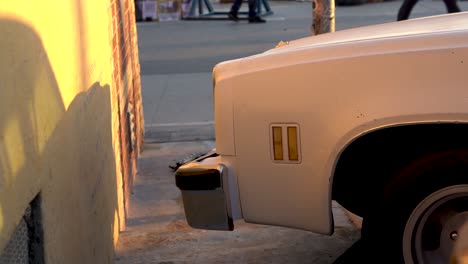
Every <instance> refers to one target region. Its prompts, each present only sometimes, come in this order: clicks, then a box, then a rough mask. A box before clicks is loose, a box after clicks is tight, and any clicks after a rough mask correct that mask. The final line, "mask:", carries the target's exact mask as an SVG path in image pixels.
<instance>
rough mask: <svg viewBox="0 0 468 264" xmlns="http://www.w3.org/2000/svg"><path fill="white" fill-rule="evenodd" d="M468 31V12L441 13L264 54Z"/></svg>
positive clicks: (302, 41) (328, 36)
mask: <svg viewBox="0 0 468 264" xmlns="http://www.w3.org/2000/svg"><path fill="white" fill-rule="evenodd" d="M459 30H468V12H462V13H457V14H448V15H440V16H433V17H425V18H419V19H411V20H407V21H400V22H393V23H387V24H380V25H374V26H367V27H361V28H355V29H348V30H342V31H337V32H334V33H327V34H322V35H317V36H312V37H307V38H302V39H298V40H294V41H291V42H287V43H285V45H282V46H281V47H277V48H274V49H271V50H269V51H266V52H265V53H264V54H271V53H281V52H287V51H291V50H295V49H302V48H311V47H316V46H322V45H330V44H340V43H346V42H354V41H365V40H378V39H382V38H395V37H403V36H411V35H420V34H433V33H441V32H450V31H459Z"/></svg>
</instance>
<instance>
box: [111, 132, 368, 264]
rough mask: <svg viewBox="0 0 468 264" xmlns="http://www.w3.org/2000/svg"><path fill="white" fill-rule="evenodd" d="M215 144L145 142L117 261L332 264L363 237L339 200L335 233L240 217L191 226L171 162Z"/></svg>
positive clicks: (126, 263)
mask: <svg viewBox="0 0 468 264" xmlns="http://www.w3.org/2000/svg"><path fill="white" fill-rule="evenodd" d="M213 146H214V142H213V141H196V142H173V143H155V144H147V145H145V149H144V151H143V153H142V156H141V158H140V160H139V175H138V177H137V178H136V181H135V185H134V189H133V193H134V194H133V195H132V200H131V208H130V212H129V215H128V229H127V231H125V232H123V233H121V236H120V239H119V243H118V247H117V251H116V255H117V257H116V263H118V264H140V263H158V264H182V263H194V264H197V263H200V264H201V263H203V264H215V263H216V264H219V263H239V264H244V263H255V264H262V263H265V264H266V263H268V264H272V263H273V264H276V263H277V264H280V263H284V264H286V263H296V264H301V263H332V262H333V261H334V260H335V259H336V258H337V257H338V256H339V255H340V254H342V253H343V252H345V251H346V249H347V248H349V247H350V246H351V245H352V244H353V243H354V242H355V241H356V240H357V239H359V236H360V235H359V231H358V230H357V229H356V228H355V227H354V226H353V225H352V224H351V222H350V221H349V219H348V218H347V217H346V215H345V214H344V212H343V210H342V209H341V208H340V207H339V206H338V205H336V204H335V205H334V208H333V213H334V220H335V225H336V231H335V234H334V235H333V236H324V235H317V234H313V233H310V232H306V231H300V230H293V229H288V228H280V227H272V226H262V225H254V224H247V223H245V222H243V221H236V222H235V230H234V231H232V232H227V231H205V230H197V229H192V228H191V227H189V226H188V225H187V223H186V221H185V217H184V212H183V206H182V201H181V196H180V192H179V190H178V189H177V187H176V186H175V183H174V176H173V171H172V170H171V169H170V168H169V167H168V165H169V164H171V163H172V162H173V161H174V160H179V159H183V158H185V157H186V156H187V155H189V154H191V153H194V152H200V151H207V150H210V149H211V148H213Z"/></svg>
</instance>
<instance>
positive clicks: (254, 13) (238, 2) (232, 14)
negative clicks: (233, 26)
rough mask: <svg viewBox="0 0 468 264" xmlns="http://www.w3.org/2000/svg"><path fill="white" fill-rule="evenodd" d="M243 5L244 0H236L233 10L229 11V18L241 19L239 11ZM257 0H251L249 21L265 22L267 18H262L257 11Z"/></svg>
mask: <svg viewBox="0 0 468 264" xmlns="http://www.w3.org/2000/svg"><path fill="white" fill-rule="evenodd" d="M241 5H242V0H234V3H233V4H232V7H231V11H229V13H228V16H229V19H231V20H234V21H239V17H238V16H237V13H238V12H239V9H240V7H241ZM256 8H257V0H249V23H265V22H266V20H265V19H263V18H261V17H260V16H259V15H258V14H257V11H256Z"/></svg>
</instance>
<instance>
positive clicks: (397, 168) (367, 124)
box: [176, 13, 468, 263]
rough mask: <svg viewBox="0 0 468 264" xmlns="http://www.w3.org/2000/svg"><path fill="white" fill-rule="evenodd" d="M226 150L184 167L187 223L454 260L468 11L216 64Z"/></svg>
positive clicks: (467, 210)
mask: <svg viewBox="0 0 468 264" xmlns="http://www.w3.org/2000/svg"><path fill="white" fill-rule="evenodd" d="M213 83H214V98H215V102H214V104H215V128H216V149H215V150H214V151H213V153H209V154H208V155H206V156H204V157H201V158H199V159H197V160H194V161H192V162H190V163H188V164H185V165H184V166H182V167H181V168H179V169H178V170H177V172H176V184H177V186H178V187H179V188H180V189H181V191H182V195H183V201H184V208H185V213H186V218H187V220H188V223H189V224H190V225H191V226H192V227H195V228H204V229H218V230H233V228H234V226H233V219H237V218H243V219H244V220H245V221H246V222H250V223H258V224H265V225H276V226H283V227H290V228H296V229H302V230H308V231H311V232H316V233H321V234H328V235H331V234H332V233H333V230H334V226H333V216H332V210H331V204H332V200H336V201H337V202H338V203H340V204H341V205H342V206H343V207H345V208H346V209H347V210H349V211H351V212H353V213H354V214H356V215H359V216H361V217H363V219H364V223H363V230H362V232H363V238H364V239H365V241H368V242H369V243H368V245H369V246H371V247H373V248H372V249H373V251H372V252H375V253H378V255H380V256H381V259H380V260H378V261H376V262H375V263H382V262H384V261H388V262H391V263H401V262H404V263H448V262H449V259H450V256H451V254H452V249H453V247H454V244H455V243H456V241H457V240H459V234H458V231H459V228H460V227H461V226H462V225H463V224H464V223H465V222H467V221H468V13H458V14H452V15H442V16H436V17H429V18H422V19H414V20H410V21H404V22H395V23H389V24H382V25H376V26H370V27H364V28H357V29H352V30H345V31H339V32H336V33H330V34H324V35H319V36H313V37H308V38H304V39H299V40H295V41H291V42H289V43H283V45H279V46H278V47H276V48H274V49H272V50H268V51H266V52H264V53H262V54H258V55H255V56H251V57H246V58H241V59H238V60H232V61H227V62H223V63H220V64H218V65H217V66H216V67H215V68H214V70H213Z"/></svg>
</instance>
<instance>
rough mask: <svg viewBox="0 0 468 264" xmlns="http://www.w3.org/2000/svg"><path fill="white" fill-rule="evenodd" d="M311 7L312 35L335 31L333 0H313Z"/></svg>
mask: <svg viewBox="0 0 468 264" xmlns="http://www.w3.org/2000/svg"><path fill="white" fill-rule="evenodd" d="M312 7H313V14H312V17H313V22H312V27H311V32H312V33H313V34H314V35H318V34H323V33H328V32H335V0H313V2H312Z"/></svg>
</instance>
